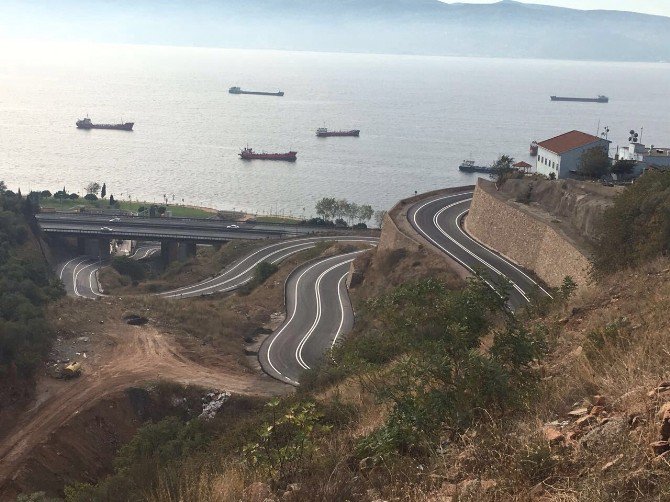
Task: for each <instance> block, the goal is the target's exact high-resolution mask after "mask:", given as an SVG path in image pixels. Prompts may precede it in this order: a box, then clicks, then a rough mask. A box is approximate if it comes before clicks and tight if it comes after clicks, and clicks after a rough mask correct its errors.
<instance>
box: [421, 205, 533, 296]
mask: <svg viewBox="0 0 670 502" xmlns="http://www.w3.org/2000/svg"><path fill="white" fill-rule="evenodd" d="M471 200H472V199H471V198H470V199H464V200H460V201H458V202H453V203H452V204H449V205H447V206H444V207H443V208H442V209H440V210H439V211H438V212H437V213H435V215H433V225H435V228H437V229H438V230H439V231H440V233H441V234H442V235H444V236H445V237H446V238H447V239H449V240H450V241H451V242H453V243H454V244H456V245H457V246H458V247H459V248H461V249H462V250H463V251H465V252H466V253H468V254H469V255H470V256H472V257H473V258H474V259H475V260H477V261H478V262H480V263H481V264H482V265H484V266H485V267H488V268H490V269H491V270H493V271H494V272H495V273H496V274H498V275H499V276H500V277H502V278H503V279H507V280H508V281H509V283H510V284H511V285H512V286H513V287H514V289H516V290H517V291H518V292H519V293H520V294H521V296H523V297H524V298H525V300H526V301H527V302H529V303H530V298H528V296H527V295H526V293H525V292H524V291H523V290H522V289H521V288H520V287H519V286H518V285H517V284H516V283H515V282H514V281H512V279H510V278H509V277H507V276H506V275H505V274H503V273H502V272H501V271H500V270H498V269H497V268H496V267H494V266H493V265H492V264H491V263H489V262H488V261H486V260H485V259H484V258H482V257H480V256H479V255H477V254H475V253H473V252H472V251H470V250H469V249H468V248H466V247H465V246H464V245H463V244H461V243H460V242H458V241H457V240H456V239H454V238H453V237H452V236H451V235H449V233H448V232H447V231H446V230H445V229H444V228H442V227H441V226H440V224H439V223H438V218H439V217H440V215H441V214H442V213H444V212H445V211H446V210H447V209H451V208H452V207H454V206H457V205H459V204H463V203H464V202H468V201H471ZM456 223H457V224H458V219H457V220H456Z"/></svg>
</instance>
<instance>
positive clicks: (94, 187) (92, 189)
mask: <svg viewBox="0 0 670 502" xmlns="http://www.w3.org/2000/svg"><path fill="white" fill-rule="evenodd" d="M99 191H100V183H98V182H96V181H93V182H91V183H89V184H88V185H86V192H88V193H92V194H93V195H98V192H99Z"/></svg>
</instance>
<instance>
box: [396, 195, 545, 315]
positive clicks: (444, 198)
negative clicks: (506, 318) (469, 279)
mask: <svg viewBox="0 0 670 502" xmlns="http://www.w3.org/2000/svg"><path fill="white" fill-rule="evenodd" d="M472 194H473V193H472V191H471V190H469V191H463V192H458V193H452V194H445V195H440V196H434V197H430V198H427V199H425V200H422V201H419V202H416V203H415V204H414V205H412V206H411V207H410V208H409V211H408V212H407V218H408V220H409V222H410V224H411V225H412V227H414V229H415V230H416V231H417V232H418V233H419V234H420V235H422V236H423V237H424V238H426V239H427V240H428V241H429V242H430V243H431V244H433V246H435V247H436V248H438V249H439V250H440V251H442V252H443V253H444V254H446V255H448V256H449V257H451V258H452V259H454V260H455V261H456V262H458V263H459V264H461V265H462V266H463V267H464V268H465V269H466V270H468V271H469V272H470V273H474V272H475V271H477V270H483V271H484V272H486V273H487V275H488V276H489V278H495V279H503V280H504V279H506V280H508V281H509V282H510V285H511V288H510V291H509V306H510V308H512V309H516V308H519V307H521V306H524V305H527V304H528V303H529V302H530V301H531V300H532V298H533V296H534V295H535V294H537V293H538V292H539V294H543V295H547V296H551V295H550V294H549V292H547V291H546V290H545V289H544V288H542V286H541V285H539V284H538V283H537V282H536V281H535V280H533V278H532V277H530V275H529V274H527V273H526V272H524V271H523V270H521V268H519V267H517V266H516V265H514V264H513V263H512V262H510V261H509V260H507V259H505V258H503V257H502V256H500V255H499V254H497V253H495V252H493V251H491V250H490V249H488V248H487V247H485V246H483V245H481V244H480V243H479V242H477V241H476V240H474V239H473V238H472V237H470V236H469V235H468V234H467V233H466V232H465V231H464V230H463V228H462V226H461V223H462V220H463V217H464V216H465V215H466V214H467V212H468V210H469V208H470V203H471V202H472ZM489 280H490V279H489ZM487 282H488V281H487ZM489 284H492V282H489Z"/></svg>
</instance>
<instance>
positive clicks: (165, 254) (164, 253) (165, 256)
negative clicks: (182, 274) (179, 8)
mask: <svg viewBox="0 0 670 502" xmlns="http://www.w3.org/2000/svg"><path fill="white" fill-rule="evenodd" d="M178 258H179V243H178V242H177V241H161V261H162V262H163V265H164V266H167V265H169V264H170V263H171V262H173V261H175V260H177V259H178Z"/></svg>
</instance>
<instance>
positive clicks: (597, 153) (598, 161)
mask: <svg viewBox="0 0 670 502" xmlns="http://www.w3.org/2000/svg"><path fill="white" fill-rule="evenodd" d="M611 166H612V161H611V160H610V158H609V156H608V155H607V149H606V148H603V147H599V146H596V147H593V148H589V149H588V150H586V151H585V152H584V153H582V156H581V157H580V158H579V164H578V166H577V171H579V174H581V175H582V176H588V177H590V178H600V177H602V176H605V175H607V174H609V173H610V169H611Z"/></svg>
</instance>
